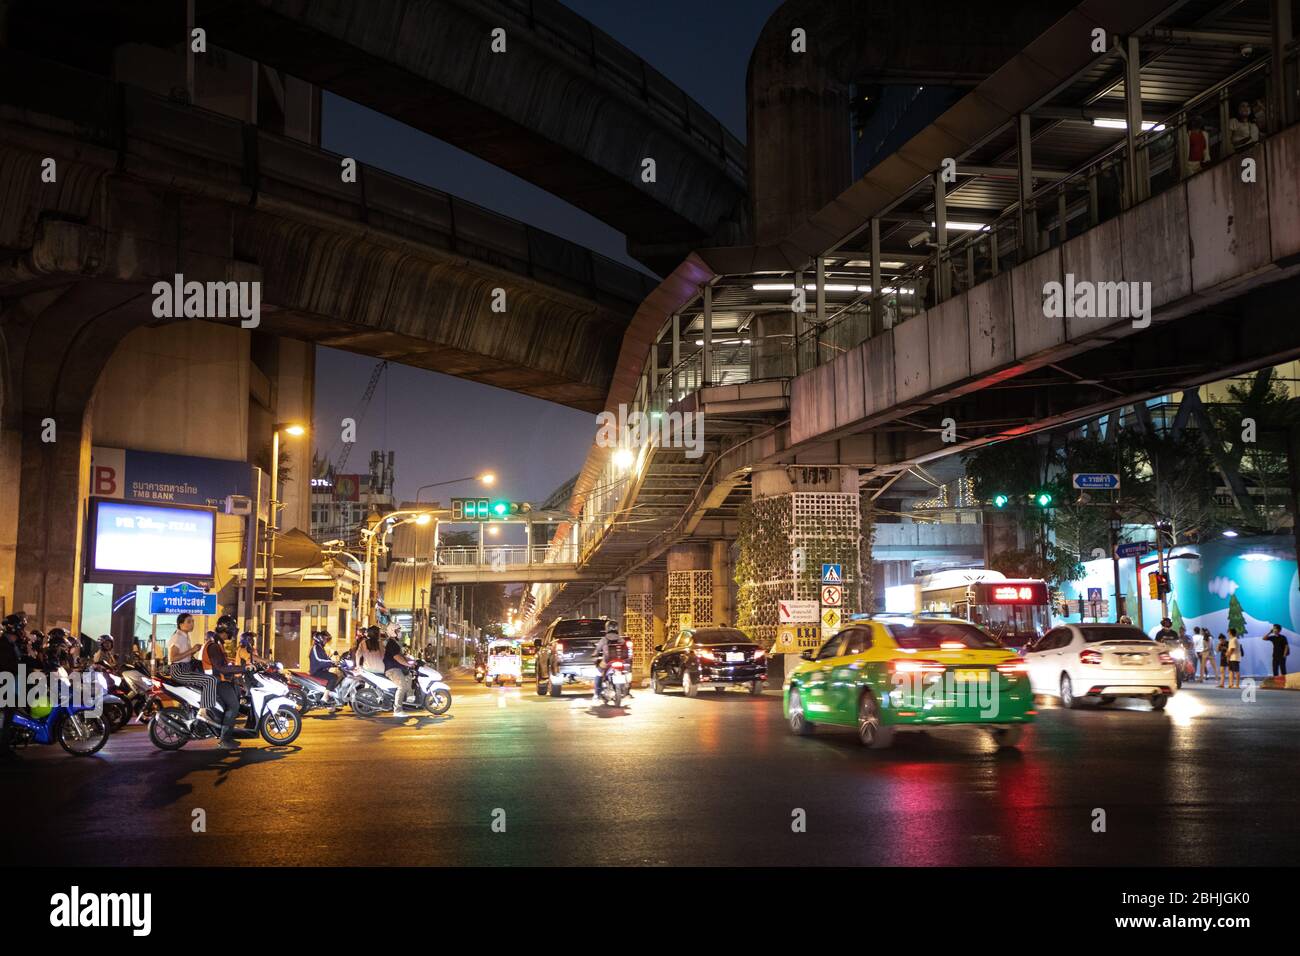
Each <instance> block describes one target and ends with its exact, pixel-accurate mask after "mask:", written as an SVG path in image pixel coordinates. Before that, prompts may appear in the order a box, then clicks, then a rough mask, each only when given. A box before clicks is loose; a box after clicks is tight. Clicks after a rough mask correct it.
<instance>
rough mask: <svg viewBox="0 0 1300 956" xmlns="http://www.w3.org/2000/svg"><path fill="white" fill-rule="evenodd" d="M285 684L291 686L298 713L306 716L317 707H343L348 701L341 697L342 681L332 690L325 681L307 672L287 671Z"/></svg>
mask: <svg viewBox="0 0 1300 956" xmlns="http://www.w3.org/2000/svg"><path fill="white" fill-rule="evenodd" d="M284 680H285V683H287V684H288V685H289V696H290V698H292V699H293V701H294V703H295V704H297V705H298V713H300V714H306V713H307V712H308V711H311V710H315V709H316V708H317V707H333V708H339V707H342V706H343V705H344V704H345V703H346V701H345V700H344V699H343V698H342V697H341V696H340V694H339V691H340V690H341V689H342V686H343V684H342V681H340V682H339V683H338V684H336V685H335V686H334V689H333V690H330V689H329V687H328V686H327V685H326V683H325V681H324V680H322V679H321V678H319V677H313V676H312V675H311V674H309V673H308V672H307V671H285V673H284Z"/></svg>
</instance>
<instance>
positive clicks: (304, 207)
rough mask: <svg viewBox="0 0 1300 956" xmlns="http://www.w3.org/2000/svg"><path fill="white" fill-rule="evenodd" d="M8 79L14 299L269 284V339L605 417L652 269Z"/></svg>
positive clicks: (77, 87)
mask: <svg viewBox="0 0 1300 956" xmlns="http://www.w3.org/2000/svg"><path fill="white" fill-rule="evenodd" d="M0 75H3V78H4V82H3V84H0V89H2V90H3V93H0V124H3V127H4V131H5V135H4V146H3V149H4V153H5V162H6V168H9V169H11V170H13V175H11V176H8V177H7V179H8V183H9V189H10V193H9V196H10V200H11V201H10V202H7V203H6V204H5V207H4V211H3V215H2V216H0V248H3V249H6V250H8V252H9V254H10V256H11V259H10V264H9V265H8V266H7V267H5V268H4V269H3V270H2V271H0V282H2V283H3V291H4V294H5V295H6V296H8V297H13V296H16V295H22V294H26V293H28V292H31V291H33V290H35V289H38V288H51V287H55V286H60V285H66V284H68V283H71V282H89V281H108V282H113V283H123V282H127V283H132V282H133V283H141V284H142V285H141V290H140V292H141V294H143V293H144V292H147V288H146V286H149V285H151V284H152V283H153V282H154V281H156V280H159V279H164V280H170V279H171V278H172V276H173V275H174V274H175V273H177V272H181V273H183V274H184V275H185V277H186V279H187V280H190V279H194V280H199V281H207V280H226V279H232V278H244V279H257V280H259V281H260V282H261V283H262V303H263V308H264V318H263V327H264V328H266V329H267V330H269V331H273V332H276V333H279V334H283V335H288V336H291V337H295V338H301V339H306V340H308V341H312V342H316V343H318V344H321V345H329V346H333V347H335V348H343V349H347V350H349V351H354V352H360V353H363V354H367V355H373V356H376V357H380V358H392V359H397V360H400V361H402V362H404V363H406V364H409V365H414V366H417V367H422V368H429V369H434V370H437V371H440V372H444V373H447V374H451V375H457V376H460V377H463V378H470V379H473V380H475V381H480V382H485V383H487V384H491V385H497V386H500V387H503V388H509V389H512V390H514V391H518V392H522V393H524V394H529V395H533V396H535V397H538V398H545V399H548V400H550V401H555V402H558V403H561V404H565V405H570V406H573V407H575V408H581V409H585V410H590V411H595V410H597V409H599V408H601V407H603V404H604V399H605V396H606V394H607V392H608V390H609V384H610V380H611V378H612V374H613V366H614V361H615V358H616V356H617V354H618V348H619V345H620V342H621V339H622V334H623V331H624V329H625V327H626V325H627V322H628V321H629V318H630V316H631V314H632V311H633V310H634V308H635V305H636V303H637V302H638V301H640V299H641V297H642V296H643V294H644V292H645V291H646V290H647V288H648V287H649V280H648V279H647V278H646V277H645V276H643V275H641V274H640V273H638V272H636V271H634V270H632V269H629V268H627V267H625V266H622V265H619V264H617V263H614V262H612V261H610V260H608V259H605V258H603V257H601V256H598V255H595V254H593V253H591V252H589V251H587V250H585V249H583V248H581V247H580V246H577V245H575V244H573V243H570V242H568V241H566V240H563V239H560V238H558V237H556V236H553V235H550V234H548V233H545V232H542V231H541V230H537V229H534V228H532V227H529V226H525V225H524V224H522V223H519V222H516V221H514V220H511V219H509V218H507V217H505V216H500V215H498V214H495V213H491V212H488V211H487V210H484V209H481V208H479V207H476V206H473V205H470V204H468V203H464V202H461V201H459V200H457V199H455V198H454V197H451V196H448V195H447V194H446V193H442V192H439V191H437V190H433V189H429V188H426V187H423V186H419V185H417V184H415V183H411V182H409V181H406V180H403V179H400V178H399V177H395V176H391V175H389V174H386V173H384V172H382V171H380V170H376V169H371V168H367V167H365V166H361V167H359V168H358V171H357V181H356V182H355V183H345V182H342V181H341V177H340V157H338V156H335V155H333V154H330V153H327V152H325V151H323V150H320V149H316V148H313V147H310V146H307V145H306V144H303V143H299V142H295V141H293V140H290V139H287V138H284V137H278V136H274V135H272V134H269V133H265V132H261V131H258V130H256V129H254V128H252V127H249V126H247V125H245V124H240V123H238V122H235V121H233V120H229V119H227V118H225V117H222V116H219V115H217V114H214V113H211V112H208V111H206V110H201V109H196V108H193V107H188V106H185V105H184V104H180V103H175V102H171V101H168V100H166V99H163V98H161V97H156V96H153V95H151V94H148V93H145V92H143V91H141V90H137V89H134V88H132V87H130V86H124V85H120V84H111V83H108V82H107V81H104V80H102V79H100V78H98V77H96V76H94V75H91V74H86V73H81V72H78V71H73V70H69V69H67V68H64V67H60V66H57V65H55V64H51V63H48V62H45V61H38V60H34V59H32V58H30V57H27V56H25V55H23V54H19V53H15V52H13V51H8V50H6V51H0ZM45 157H52V158H54V159H55V160H56V161H57V162H58V164H59V166H58V168H59V170H60V175H59V182H58V183H57V184H43V183H42V182H41V178H40V164H41V161H42V159H43V158H45ZM495 289H502V290H504V293H505V307H506V311H505V312H504V313H499V312H495V311H493V309H492V305H493V296H494V290H495ZM145 314H148V310H145ZM150 318H151V317H150ZM503 330H509V331H508V334H502V332H503Z"/></svg>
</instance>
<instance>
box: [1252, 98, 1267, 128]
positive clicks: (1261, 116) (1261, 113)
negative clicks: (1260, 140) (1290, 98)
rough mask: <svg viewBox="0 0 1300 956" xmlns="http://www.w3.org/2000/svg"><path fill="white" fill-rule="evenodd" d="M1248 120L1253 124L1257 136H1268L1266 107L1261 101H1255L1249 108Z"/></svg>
mask: <svg viewBox="0 0 1300 956" xmlns="http://www.w3.org/2000/svg"><path fill="white" fill-rule="evenodd" d="M1250 119H1251V122H1253V123H1254V124H1255V129H1256V130H1257V135H1259V136H1267V135H1268V107H1267V106H1266V105H1265V104H1264V101H1263V100H1262V99H1257V100H1255V104H1254V105H1253V106H1252V107H1251V108H1250Z"/></svg>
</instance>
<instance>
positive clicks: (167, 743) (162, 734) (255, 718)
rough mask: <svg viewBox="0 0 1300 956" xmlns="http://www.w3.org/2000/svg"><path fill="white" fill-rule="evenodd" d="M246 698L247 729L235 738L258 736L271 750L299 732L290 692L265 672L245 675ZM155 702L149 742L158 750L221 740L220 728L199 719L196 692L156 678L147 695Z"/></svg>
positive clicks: (293, 739) (300, 730)
mask: <svg viewBox="0 0 1300 956" xmlns="http://www.w3.org/2000/svg"><path fill="white" fill-rule="evenodd" d="M244 686H245V689H246V690H247V697H248V718H247V722H246V726H245V727H244V728H242V732H241V729H236V730H235V736H236V737H254V736H256V735H257V734H258V733H260V734H261V735H262V739H263V740H265V741H266V742H267V743H268V744H270V745H271V746H273V747H287V746H289V744H291V743H293V742H294V741H295V740H297V739H298V734H300V733H301V732H302V718H301V717H300V716H299V714H298V711H297V709H296V708H295V707H294V706H293V701H291V700H290V699H289V688H288V686H286V685H285V684H284V682H283V681H280V680H277V679H276V678H274V677H272V676H270V675H268V674H267V673H266V672H265V671H259V670H255V669H253V670H249V671H246V672H245V674H244ZM150 693H151V694H152V695H153V696H155V697H156V699H157V701H158V707H157V710H156V711H155V712H154V715H153V717H152V718H150V720H149V739H150V740H152V741H153V744H154V746H155V747H157V748H158V749H159V750H180V749H181V748H182V747H184V746H185V745H186V744H187V743H189V742H190V741H191V740H203V739H206V738H209V737H212V738H215V737H219V736H221V727H220V725H214V724H210V723H208V722H207V721H206V720H204V719H203V718H201V717H200V716H199V708H200V705H201V702H202V699H203V698H202V695H201V694H200V693H199V690H198V688H195V687H188V686H186V685H183V684H176V683H172V682H170V681H168V680H167V679H166V678H155V679H154V683H153V689H152V690H151V692H150Z"/></svg>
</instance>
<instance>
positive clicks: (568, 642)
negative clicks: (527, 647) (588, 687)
mask: <svg viewBox="0 0 1300 956" xmlns="http://www.w3.org/2000/svg"><path fill="white" fill-rule="evenodd" d="M606 634H608V635H609V657H610V660H615V661H616V660H622V661H626V662H627V665H628V668H629V669H630V668H631V666H632V645H631V642H630V641H626V640H624V639H623V637H622V636H621V635H620V634H619V633H618V624H617V623H615V622H614V621H611V620H609V619H608V618H603V617H600V618H590V617H584V618H576V619H570V620H567V621H565V620H555V621H552V622H551V626H550V627H548V628H547V629H546V633H545V634H544V635H543V636H542V637H539V638H538V639H537V640H535V641H533V646H535V647H536V648H537V693H538V694H540V695H542V696H545V695H546V694H547V692H548V691H549V692H550V695H551V696H552V697H559V696H560V695H561V694H562V693H564V685H565V684H576V683H578V682H579V681H581V682H583V683H594V682H595V680H596V644H597V642H599V641H600V639H601V638H602V637H604V636H605V635H606Z"/></svg>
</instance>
